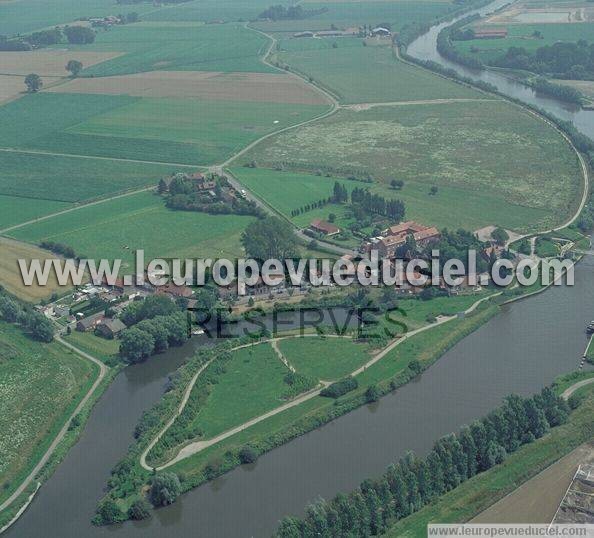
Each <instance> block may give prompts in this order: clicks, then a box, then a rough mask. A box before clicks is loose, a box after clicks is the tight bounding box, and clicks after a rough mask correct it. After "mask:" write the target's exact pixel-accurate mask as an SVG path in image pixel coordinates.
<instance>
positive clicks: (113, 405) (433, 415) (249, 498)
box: [6, 0, 594, 538]
mask: <svg viewBox="0 0 594 538" xmlns="http://www.w3.org/2000/svg"><path fill="white" fill-rule="evenodd" d="M504 3H506V2H503V1H501V0H498V1H496V2H494V3H493V4H491V5H490V6H489V7H488V8H485V9H484V10H481V11H485V10H487V11H492V10H493V8H494V7H497V6H500V5H502V4H504ZM439 30H440V26H438V27H436V28H433V29H432V30H431V31H430V32H429V33H428V34H426V35H425V36H422V37H421V38H419V39H418V40H417V41H415V42H414V43H413V44H412V45H411V47H410V49H409V52H410V53H411V54H413V55H414V56H417V57H421V58H425V59H433V60H435V61H440V62H441V63H444V64H446V63H447V62H445V61H443V60H442V59H441V58H440V57H439V55H438V54H437V52H436V50H435V38H436V36H437V33H438V31H439ZM456 68H457V69H458V70H459V71H463V70H462V69H460V68H458V67H457V66H456ZM464 74H467V75H470V73H467V72H466V71H464ZM473 76H475V77H477V78H481V79H483V80H486V81H488V82H490V83H492V84H496V85H497V86H498V87H499V88H500V89H502V91H505V92H506V93H507V92H508V91H509V92H510V93H509V94H510V95H513V96H514V97H519V98H521V99H525V100H526V101H528V102H531V103H534V104H537V105H538V106H540V107H541V108H546V109H547V110H550V111H551V112H554V113H556V114H557V115H559V116H560V117H563V118H565V119H571V120H572V121H574V123H575V124H576V126H577V127H578V128H579V129H580V130H582V131H583V132H585V133H587V134H589V135H590V136H593V137H594V113H592V112H582V111H576V110H571V109H570V108H566V107H564V106H563V105H560V104H559V103H557V102H555V101H552V100H549V99H543V98H541V97H538V96H536V95H535V94H534V93H533V92H532V90H528V89H526V88H524V87H522V86H520V85H518V84H515V83H511V82H510V81H509V80H507V79H505V78H504V77H501V76H500V75H496V74H494V73H490V72H488V73H483V74H479V75H477V74H473ZM593 269H594V260H592V259H591V258H587V259H585V260H584V261H583V262H582V263H580V264H579V265H578V267H577V269H576V285H575V286H574V287H567V286H562V287H554V288H551V289H549V290H548V291H546V292H544V293H542V294H540V295H538V296H536V297H533V298H530V299H527V300H525V301H521V302H518V303H515V304H513V305H511V306H508V307H504V308H503V311H502V312H501V313H500V314H499V315H498V316H497V317H495V318H494V319H492V320H491V321H490V322H489V323H487V324H486V325H484V326H483V327H482V328H480V329H479V330H478V331H476V332H475V333H473V334H472V335H470V336H469V337H467V338H466V339H464V340H463V341H462V342H460V343H459V344H458V345H457V346H455V347H454V348H453V349H452V350H450V351H449V352H448V353H446V354H445V355H444V357H442V358H441V359H440V360H439V361H438V362H437V363H436V364H435V365H434V366H433V367H431V368H430V369H429V370H428V371H427V372H425V373H424V374H423V375H422V376H421V377H420V378H419V380H417V381H416V382H413V383H410V384H409V385H407V386H405V387H403V388H402V389H400V390H398V391H397V392H396V393H395V394H392V395H389V396H387V397H385V398H383V399H382V400H381V401H380V402H378V403H377V404H374V405H372V406H366V407H363V408H360V409H358V410H356V411H354V412H352V413H350V414H348V415H346V416H344V417H341V418H340V419H338V420H335V421H334V422H332V423H331V424H329V425H327V426H325V427H323V428H320V429H319V430H316V431H314V432H311V433H309V434H307V435H305V436H303V437H300V438H299V439H297V440H295V441H293V442H291V443H289V444H287V445H284V446H282V447H280V448H278V449H276V450H274V451H272V452H270V453H269V454H266V455H265V456H263V457H262V458H260V459H259V460H258V462H257V463H256V464H255V465H254V466H249V467H242V468H238V469H236V470H235V471H233V472H231V473H228V474H227V475H225V476H224V477H222V478H220V479H218V480H216V481H214V482H212V483H210V484H207V485H205V486H203V487H201V488H198V489H196V490H193V491H192V492H190V493H188V494H186V495H184V496H183V497H182V498H181V499H179V500H178V502H177V503H176V504H175V505H173V506H171V507H168V508H165V509H160V510H157V511H156V512H155V514H154V516H153V518H152V519H150V520H148V521H145V522H141V523H132V522H128V523H126V524H124V525H116V526H113V527H102V528H97V527H93V526H92V525H91V524H90V520H91V517H92V516H93V513H94V509H95V506H96V503H97V500H98V499H99V498H100V497H101V496H102V494H103V488H104V486H105V483H106V480H107V479H108V477H109V471H110V469H111V468H112V467H113V466H114V465H115V464H116V463H117V462H118V461H119V460H120V459H121V458H122V456H123V455H124V454H125V452H126V449H127V447H128V445H129V444H130V443H131V442H132V440H133V439H132V431H133V429H134V426H135V425H136V423H137V421H138V419H139V418H140V416H141V414H142V411H143V410H145V409H148V408H150V407H151V406H152V405H154V403H155V402H156V401H158V399H159V398H160V396H161V395H162V393H163V389H164V385H165V383H166V379H167V375H168V373H170V372H172V371H174V370H175V369H176V368H177V367H178V366H179V365H180V364H182V363H183V361H184V360H186V359H187V358H188V357H189V356H191V354H192V353H193V350H194V346H196V345H197V342H193V343H189V344H188V345H187V346H186V347H184V348H180V349H176V350H170V351H169V352H168V353H167V354H164V355H161V356H159V357H157V358H155V359H153V360H151V361H149V362H147V363H145V364H142V365H138V366H134V367H129V368H127V369H126V370H125V371H124V372H123V373H122V374H120V375H119V376H118V378H117V379H116V380H115V381H114V382H113V384H112V385H111V386H110V387H109V388H108V389H107V391H106V393H105V395H104V396H103V398H102V399H101V400H100V401H99V403H98V404H97V405H96V407H95V409H94V410H93V413H92V415H91V418H90V420H89V422H88V424H87V426H86V428H85V431H84V433H83V435H82V437H81V440H80V441H79V443H78V444H76V446H74V447H73V448H72V450H71V451H70V452H69V453H68V455H67V457H66V458H65V460H64V462H63V463H62V464H61V465H60V466H59V467H58V469H57V470H56V472H55V474H54V475H53V476H52V477H51V478H50V479H49V480H48V481H47V483H46V484H44V485H43V487H42V488H41V489H40V491H39V493H38V494H37V496H36V498H35V500H34V501H33V503H32V504H31V506H30V507H29V509H28V510H27V511H26V513H25V514H24V515H23V516H22V517H21V519H20V520H19V521H18V522H17V523H16V524H15V525H14V526H13V527H12V528H11V529H9V531H7V533H6V536H7V537H9V538H17V537H18V538H45V537H48V536H51V537H59V538H95V537H105V536H113V537H114V538H135V537H138V538H141V537H142V538H154V537H160V538H163V537H176V538H186V537H187V538H190V537H192V538H195V537H208V538H212V537H225V538H232V537H251V536H257V537H262V536H269V535H270V534H271V533H272V532H273V530H274V529H275V528H276V525H277V523H278V521H279V519H281V518H282V517H283V516H285V515H287V514H301V513H302V512H303V509H304V507H305V505H306V503H308V502H310V501H312V500H314V499H315V498H316V497H317V496H323V497H327V498H328V497H332V496H333V495H335V494H336V493H337V492H339V491H346V490H350V489H352V488H354V487H355V486H357V485H358V484H359V483H360V482H361V480H363V479H364V478H367V477H372V476H376V475H379V474H380V473H381V472H382V471H383V470H384V469H385V468H386V466H387V465H388V464H389V463H390V462H392V461H394V460H395V459H397V458H398V457H400V456H401V455H402V454H404V453H405V452H406V451H407V450H415V451H416V452H418V453H420V454H422V453H424V452H426V451H428V450H429V449H430V447H431V445H432V444H433V442H434V441H435V439H437V438H438V437H439V436H441V435H443V434H446V433H449V432H451V431H455V430H457V429H458V428H459V427H460V426H461V425H462V424H464V423H467V422H469V421H471V420H472V419H474V418H476V417H479V416H481V415H483V414H485V413H486V412H488V411H489V410H490V409H492V408H493V407H494V406H496V405H497V404H499V403H500V401H501V399H502V398H503V397H504V396H505V395H507V394H510V393H512V392H516V393H519V394H530V393H533V392H535V391H538V390H540V388H542V386H544V385H546V384H548V383H550V382H551V381H552V380H553V379H554V378H555V377H556V376H557V375H559V374H562V373H566V372H569V371H572V370H574V369H575V368H576V366H577V365H578V361H579V357H580V356H581V355H582V352H583V350H584V347H585V345H586V338H585V334H584V326H585V324H586V322H588V321H589V320H591V319H593V318H594V307H593V305H594V272H593Z"/></svg>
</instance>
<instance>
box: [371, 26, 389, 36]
mask: <svg viewBox="0 0 594 538" xmlns="http://www.w3.org/2000/svg"><path fill="white" fill-rule="evenodd" d="M371 35H372V36H374V37H390V36H391V35H392V32H390V30H388V29H387V28H383V27H381V26H378V27H377V28H374V29H373V30H371Z"/></svg>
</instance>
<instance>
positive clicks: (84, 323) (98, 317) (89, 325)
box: [76, 312, 103, 333]
mask: <svg viewBox="0 0 594 538" xmlns="http://www.w3.org/2000/svg"><path fill="white" fill-rule="evenodd" d="M102 320H103V313H102V312H100V313H98V314H94V315H92V316H88V317H86V318H83V319H80V320H78V322H77V323H76V330H77V331H79V332H81V333H84V332H86V331H89V330H91V329H94V328H95V327H96V326H97V325H98V324H99V323H101V321H102Z"/></svg>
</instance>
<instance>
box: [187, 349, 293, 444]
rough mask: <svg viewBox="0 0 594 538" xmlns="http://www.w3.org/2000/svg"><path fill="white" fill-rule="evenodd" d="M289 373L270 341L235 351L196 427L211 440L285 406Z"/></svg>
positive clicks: (211, 389) (197, 419) (197, 418)
mask: <svg viewBox="0 0 594 538" xmlns="http://www.w3.org/2000/svg"><path fill="white" fill-rule="evenodd" d="M287 373H288V370H287V368H286V367H285V365H284V364H283V363H282V362H281V361H280V359H279V358H278V356H277V355H276V353H275V352H274V351H273V350H272V347H271V346H270V344H261V345H256V346H253V347H249V348H245V349H240V350H237V351H234V352H233V356H232V358H231V359H230V360H229V361H228V362H227V363H226V364H225V371H224V373H223V374H222V375H220V376H219V378H218V383H216V384H215V385H212V386H211V388H210V392H209V395H208V398H207V400H206V403H205V404H204V405H203V406H202V407H201V408H200V411H199V413H198V414H197V415H196V417H195V419H194V426H196V427H198V428H199V429H200V430H201V431H202V434H203V435H202V436H203V438H204V439H210V438H211V437H214V436H216V435H218V434H220V433H223V432H225V431H227V430H229V429H231V428H233V427H234V426H237V425H239V424H242V423H243V422H246V421H247V420H250V419H251V418H254V417H257V416H260V415H262V414H264V413H266V412H267V411H270V410H271V409H274V408H275V407H278V406H279V405H282V403H283V400H282V395H283V394H284V393H285V392H286V390H287V384H286V383H285V382H284V381H283V380H284V377H285V376H286V375H287ZM201 390H202V389H201Z"/></svg>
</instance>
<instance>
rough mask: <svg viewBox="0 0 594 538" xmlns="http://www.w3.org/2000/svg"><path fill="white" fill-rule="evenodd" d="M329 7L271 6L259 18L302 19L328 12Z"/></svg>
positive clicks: (277, 19) (274, 19) (275, 19)
mask: <svg viewBox="0 0 594 538" xmlns="http://www.w3.org/2000/svg"><path fill="white" fill-rule="evenodd" d="M327 11H328V8H320V9H303V7H302V6H299V5H297V6H289V7H286V6H283V5H280V4H279V5H276V6H270V7H269V8H267V9H265V10H264V11H262V13H260V15H258V18H259V19H270V20H273V21H284V20H291V21H295V20H302V19H307V18H309V17H315V16H316V15H321V14H322V13H326V12H327Z"/></svg>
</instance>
